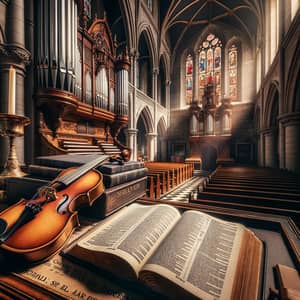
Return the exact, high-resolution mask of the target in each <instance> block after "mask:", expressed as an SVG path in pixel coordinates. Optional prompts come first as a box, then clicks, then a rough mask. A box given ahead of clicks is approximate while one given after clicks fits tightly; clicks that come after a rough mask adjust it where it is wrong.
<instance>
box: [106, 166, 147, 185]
mask: <svg viewBox="0 0 300 300" xmlns="http://www.w3.org/2000/svg"><path fill="white" fill-rule="evenodd" d="M147 173H148V169H147V168H141V169H135V170H130V171H126V172H121V173H116V174H111V175H109V174H103V183H104V185H105V187H106V188H110V187H113V186H115V185H118V184H121V183H124V182H128V181H131V180H134V179H138V178H141V177H144V176H146V175H147Z"/></svg>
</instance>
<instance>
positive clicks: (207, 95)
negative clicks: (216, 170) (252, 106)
mask: <svg viewBox="0 0 300 300" xmlns="http://www.w3.org/2000/svg"><path fill="white" fill-rule="evenodd" d="M231 120H232V105H231V99H230V98H223V99H222V100H221V103H220V104H218V102H217V97H216V92H215V85H214V83H213V82H211V83H208V84H207V86H206V87H205V89H204V95H203V99H202V106H201V107H200V106H198V104H197V103H192V104H191V106H190V137H189V141H190V156H189V157H188V158H187V159H186V160H187V161H192V162H197V163H198V162H199V161H201V162H202V164H203V165H204V164H205V161H204V160H205V159H207V153H206V152H207V151H208V152H211V151H215V152H216V159H217V161H219V162H221V161H222V162H229V161H231V159H230V139H231Z"/></svg>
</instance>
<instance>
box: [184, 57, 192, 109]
mask: <svg viewBox="0 0 300 300" xmlns="http://www.w3.org/2000/svg"><path fill="white" fill-rule="evenodd" d="M185 81H186V82H185V85H186V86H185V99H186V103H187V104H190V103H191V102H192V98H193V57H192V55H190V54H189V55H188V56H187V58H186V62H185Z"/></svg>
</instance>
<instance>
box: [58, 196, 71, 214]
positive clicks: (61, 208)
mask: <svg viewBox="0 0 300 300" xmlns="http://www.w3.org/2000/svg"><path fill="white" fill-rule="evenodd" d="M68 205H69V196H68V195H67V194H63V195H62V200H61V201H59V204H58V205H57V207H56V211H57V212H58V213H59V214H61V215H64V214H65V213H66V212H67V208H68Z"/></svg>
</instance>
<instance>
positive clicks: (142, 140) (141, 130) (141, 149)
mask: <svg viewBox="0 0 300 300" xmlns="http://www.w3.org/2000/svg"><path fill="white" fill-rule="evenodd" d="M137 130H138V131H137V159H138V160H147V138H146V134H147V130H146V126H145V122H144V120H143V118H142V115H140V117H139V118H138V121H137Z"/></svg>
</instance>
